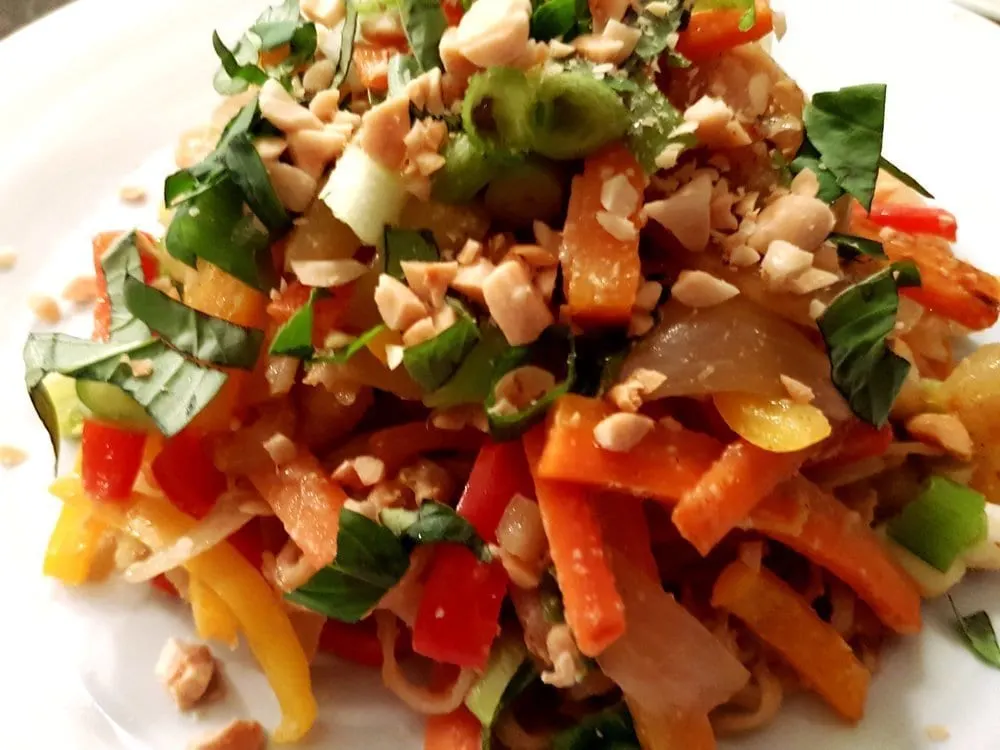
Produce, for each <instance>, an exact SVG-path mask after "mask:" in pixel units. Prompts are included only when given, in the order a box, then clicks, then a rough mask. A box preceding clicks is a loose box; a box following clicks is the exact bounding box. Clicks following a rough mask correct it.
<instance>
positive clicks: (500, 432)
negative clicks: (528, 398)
mask: <svg viewBox="0 0 1000 750" xmlns="http://www.w3.org/2000/svg"><path fill="white" fill-rule="evenodd" d="M549 347H550V342H549V341H547V339H546V337H543V338H542V339H539V341H538V342H536V343H535V344H534V346H533V348H537V349H543V350H544V349H548V348H549ZM511 369H513V368H511ZM509 371H510V370H508V371H507V372H509ZM505 374H506V372H496V373H494V377H495V378H496V379H495V380H494V381H493V383H492V384H491V386H490V393H489V396H488V397H487V399H486V416H487V418H488V420H489V425H490V435H491V436H492V437H493V438H494V439H496V440H514V439H516V438H518V437H520V436H521V435H522V434H524V433H525V432H527V431H528V430H529V429H531V428H532V427H533V426H534V425H535V424H537V423H538V422H540V421H541V420H542V419H543V418H544V417H545V413H546V412H547V411H548V410H549V407H550V406H552V404H554V403H555V402H556V400H557V399H559V398H561V397H562V396H565V395H566V394H567V393H569V392H570V391H571V390H572V388H573V386H574V384H575V383H576V341H575V339H574V338H573V337H572V335H570V336H569V354H568V355H567V357H566V377H565V379H563V381H562V382H560V383H557V384H556V386H555V387H554V388H553V389H552V390H550V391H549V392H548V393H546V394H545V395H543V396H542V397H541V398H539V399H538V400H537V401H535V402H534V403H533V404H531V405H530V406H528V407H527V408H525V409H522V410H521V411H519V412H517V413H515V414H497V413H496V411H495V409H494V407H495V406H496V384H497V382H498V381H499V380H500V378H502V377H503V376H504V375H505Z"/></svg>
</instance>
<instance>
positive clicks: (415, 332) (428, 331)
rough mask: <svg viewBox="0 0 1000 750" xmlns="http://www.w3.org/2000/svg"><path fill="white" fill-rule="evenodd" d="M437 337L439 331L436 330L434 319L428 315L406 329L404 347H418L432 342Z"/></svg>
mask: <svg viewBox="0 0 1000 750" xmlns="http://www.w3.org/2000/svg"><path fill="white" fill-rule="evenodd" d="M435 336H437V330H436V329H435V328H434V319H433V318H432V317H431V316H430V315H428V316H427V317H426V318H421V319H420V320H418V321H417V322H416V323H414V324H413V325H412V326H410V327H409V328H407V329H406V331H405V332H404V333H403V346H407V347H409V346H416V345H417V344H422V343H424V342H425V341H430V340H431V339H432V338H434V337H435Z"/></svg>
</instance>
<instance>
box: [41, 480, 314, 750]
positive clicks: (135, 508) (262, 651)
mask: <svg viewBox="0 0 1000 750" xmlns="http://www.w3.org/2000/svg"><path fill="white" fill-rule="evenodd" d="M50 491H51V492H52V494H53V495H55V496H56V497H58V498H59V499H60V500H62V501H63V502H65V503H67V504H69V505H74V506H76V507H82V508H84V509H86V510H88V511H90V512H91V513H93V514H94V515H95V516H96V517H97V518H99V519H100V520H102V521H103V522H104V523H107V524H108V525H110V526H114V527H116V528H118V529H121V530H122V531H124V532H125V533H127V534H129V535H130V536H133V537H135V538H136V539H138V540H139V541H141V542H142V543H143V544H145V545H147V546H148V547H151V548H153V549H157V548H159V547H162V546H164V545H165V544H169V543H171V542H173V541H175V540H176V539H177V538H178V537H180V536H182V535H183V534H185V533H187V531H188V530H189V529H190V528H191V527H192V526H193V525H194V523H195V521H194V519H193V518H191V517H190V516H188V515H185V514H184V513H182V512H180V511H179V510H177V509H176V508H174V507H173V506H172V505H171V504H170V502H169V501H168V500H166V499H165V498H162V497H154V496H150V495H143V494H140V493H133V494H132V498H131V503H130V505H128V506H127V507H120V506H119V507H114V506H109V505H107V504H103V503H95V502H93V501H91V500H90V498H89V497H87V495H86V493H85V492H84V491H83V487H82V486H81V485H80V479H79V477H63V478H61V479H57V480H56V481H55V482H54V483H53V484H52V486H51V488H50ZM184 567H185V568H186V569H187V570H188V572H189V573H190V574H191V576H192V577H194V578H198V579H200V580H202V581H203V582H204V583H205V584H206V585H207V586H209V587H210V588H211V589H212V590H213V591H214V592H215V593H216V594H218V596H219V598H220V599H221V600H222V601H223V602H225V604H226V606H227V607H228V608H229V609H230V610H231V611H232V613H233V615H234V616H235V617H236V619H237V620H238V621H239V623H240V628H241V629H242V630H243V633H244V634H245V635H246V639H247V644H248V645H249V646H250V651H251V652H252V653H253V655H254V657H255V658H256V659H257V661H258V663H259V664H260V666H261V669H262V670H263V672H264V674H265V676H266V677H267V681H268V682H269V683H270V685H271V688H272V689H273V690H274V692H275V695H276V696H277V699H278V704H279V705H280V706H281V723H280V724H279V725H278V727H277V728H276V729H275V730H274V732H273V734H272V737H273V739H274V741H275V742H279V743H291V742H295V741H297V740H299V739H301V738H302V737H304V736H305V734H306V733H307V732H308V731H309V729H310V727H312V725H313V723H315V721H316V698H315V696H314V695H313V692H312V680H311V678H310V675H309V662H308V661H307V659H306V655H305V653H304V652H303V650H302V644H301V643H299V639H298V636H297V635H296V633H295V630H294V629H293V628H292V624H291V622H290V621H289V619H288V614H287V613H286V612H285V608H284V606H283V605H282V603H281V601H279V600H278V598H277V597H276V596H275V595H274V592H273V591H272V590H271V587H270V586H268V584H267V582H266V581H265V580H264V579H263V577H262V576H261V575H260V573H259V572H257V571H256V570H255V569H254V568H253V566H252V565H250V563H248V562H247V561H246V559H245V558H244V557H243V556H242V555H241V554H240V553H239V552H237V551H236V550H235V549H233V547H232V546H231V545H230V544H228V543H225V542H224V543H222V544H218V545H216V546H215V547H213V548H212V549H210V550H208V551H207V552H204V553H202V554H201V555H198V556H197V557H195V558H193V559H191V560H189V561H188V562H187V563H185V565H184Z"/></svg>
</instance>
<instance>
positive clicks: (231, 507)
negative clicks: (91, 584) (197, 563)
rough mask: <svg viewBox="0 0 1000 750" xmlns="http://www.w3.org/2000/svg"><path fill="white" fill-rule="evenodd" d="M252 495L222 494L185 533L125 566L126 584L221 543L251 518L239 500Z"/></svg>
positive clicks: (149, 577)
mask: <svg viewBox="0 0 1000 750" xmlns="http://www.w3.org/2000/svg"><path fill="white" fill-rule="evenodd" d="M254 497H255V496H254V495H253V493H251V492H249V491H247V490H231V491H229V492H226V493H224V494H223V495H222V496H221V497H220V498H219V500H218V502H217V503H216V505H215V507H214V508H213V509H212V511H211V512H210V513H209V514H208V515H207V516H205V518H203V519H202V520H201V521H200V522H198V524H196V525H195V526H194V527H193V528H192V529H191V530H190V531H189V532H188V533H187V534H184V535H183V536H180V537H178V538H177V539H176V540H174V541H173V542H172V543H171V544H168V545H165V546H163V547H161V548H160V549H158V550H156V551H155V552H154V553H153V554H152V555H150V556H149V557H147V558H146V559H145V560H140V561H138V562H134V563H132V564H131V565H129V567H128V568H127V569H126V570H125V574H124V576H125V580H126V581H128V582H129V583H144V582H146V581H150V580H152V579H153V578H156V576H158V575H161V574H163V573H166V572H167V571H168V570H173V569H174V568H178V567H180V566H181V565H183V564H184V563H186V562H187V561H188V560H190V559H191V558H193V557H197V556H198V555H200V554H202V553H203V552H206V551H208V550H210V549H212V547H214V546H215V545H217V544H219V543H220V542H224V541H225V540H226V539H228V538H229V537H230V536H232V535H233V534H235V533H236V532H237V531H239V530H240V529H241V528H243V527H244V526H245V525H246V524H247V523H248V522H249V521H250V519H252V518H253V517H254V516H253V515H251V514H248V513H244V512H243V510H241V509H240V505H241V504H242V503H245V502H247V501H249V500H253V499H254Z"/></svg>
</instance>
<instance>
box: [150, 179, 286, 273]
mask: <svg viewBox="0 0 1000 750" xmlns="http://www.w3.org/2000/svg"><path fill="white" fill-rule="evenodd" d="M243 206H244V195H243V191H242V190H240V189H239V187H237V186H236V184H235V183H234V182H233V181H232V180H231V179H229V177H224V178H223V179H221V180H220V181H218V182H217V183H215V184H214V185H212V186H211V187H210V188H208V189H207V190H205V191H203V192H201V193H199V194H198V195H196V196H195V197H194V198H192V199H190V200H189V201H187V202H186V203H184V204H183V205H182V206H181V207H180V208H178V209H177V213H176V214H175V216H174V218H173V221H171V222H170V227H169V228H168V229H167V238H166V245H167V252H169V253H170V254H171V255H172V256H173V257H175V258H177V260H179V261H181V262H183V263H187V264H188V265H189V266H194V265H195V262H196V261H197V259H198V258H203V259H204V260H206V261H208V262H209V263H212V264H213V265H216V266H218V267H219V268H221V269H222V270H223V271H225V272H226V273H228V274H229V275H230V276H235V277H236V278H237V279H239V280H240V281H242V282H243V283H244V284H247V285H249V286H252V287H254V288H255V289H260V290H268V289H270V288H271V286H272V284H271V278H272V276H273V269H272V268H271V266H270V260H271V259H270V253H269V252H268V250H269V248H270V244H271V238H270V236H269V235H268V233H267V232H266V231H264V230H263V229H262V228H261V227H260V226H259V225H258V224H257V223H256V221H255V218H254V217H253V216H250V215H247V214H246V212H245V211H244V210H243Z"/></svg>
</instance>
